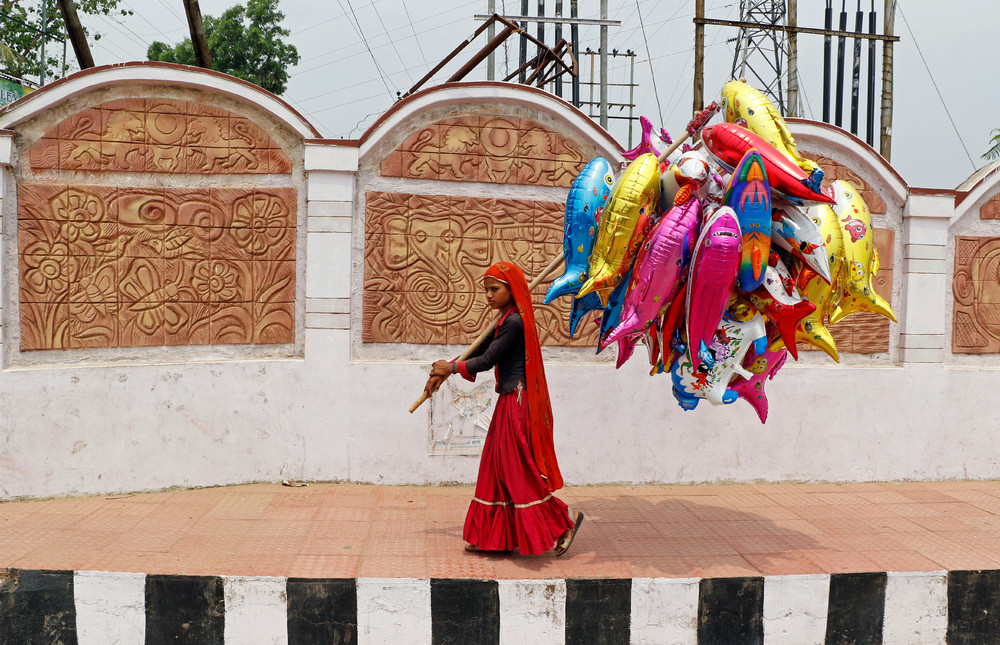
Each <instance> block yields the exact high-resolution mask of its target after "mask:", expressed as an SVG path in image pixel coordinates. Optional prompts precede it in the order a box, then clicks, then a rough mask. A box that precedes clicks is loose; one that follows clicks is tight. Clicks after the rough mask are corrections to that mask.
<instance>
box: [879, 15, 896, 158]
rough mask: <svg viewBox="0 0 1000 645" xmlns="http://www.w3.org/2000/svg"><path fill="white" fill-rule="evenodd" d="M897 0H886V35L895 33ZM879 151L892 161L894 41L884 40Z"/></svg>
mask: <svg viewBox="0 0 1000 645" xmlns="http://www.w3.org/2000/svg"><path fill="white" fill-rule="evenodd" d="M895 17H896V0H885V30H884V31H885V35H886V36H892V35H893V27H894V26H895V24H894V23H895ZM880 129H881V131H882V132H881V137H880V139H879V148H878V149H879V152H880V153H882V156H883V157H885V160H886V161H890V156H891V153H892V41H891V40H884V41H882V123H881V128H880Z"/></svg>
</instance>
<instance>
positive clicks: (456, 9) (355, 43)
mask: <svg viewBox="0 0 1000 645" xmlns="http://www.w3.org/2000/svg"><path fill="white" fill-rule="evenodd" d="M456 11H463V12H464V11H467V8H466V7H455V8H452V9H446V10H444V11H442V12H440V13H436V14H434V15H433V16H428V17H427V18H422V19H420V20H417V21H416V22H415V23H414V24H417V25H419V24H420V23H422V22H427V21H428V20H433V19H434V18H437V17H439V16H443V15H445V14H448V13H454V12H456ZM349 20H350V18H348V21H349ZM440 28H441V26H440V25H439V26H435V27H432V28H430V29H425V30H423V31H420V32H417V34H426V33H428V32H431V31H435V30H437V29H440ZM401 29H406V27H397V28H395V29H392V30H390V31H389V33H393V32H396V31H399V30H401ZM378 38H379V37H378V36H376V37H375V38H373V39H372V40H373V41H374V40H377V39H378ZM359 44H361V43H360V42H353V43H349V44H347V45H344V46H343V47H338V48H337V49H332V50H330V51H328V52H324V53H322V54H320V55H318V56H312V57H310V58H307V59H305V60H315V59H317V58H322V57H324V56H329V55H331V54H335V53H337V52H339V51H343V50H345V49H350V48H351V47H354V46H355V45H359ZM382 47H385V45H384V44H382V45H378V46H376V47H375V49H381V48H382ZM358 53H359V54H360V53H362V52H358ZM356 55H357V54H351V55H350V56H345V57H342V58H337V59H334V60H331V61H327V62H325V63H321V64H319V65H314V66H312V67H308V68H306V69H303V70H299V71H297V72H295V73H294V74H289V77H291V76H298V75H299V74H305V73H306V72H311V71H313V70H316V69H320V68H322V67H327V66H329V65H334V64H336V63H340V62H342V61H344V60H347V59H348V58H352V57H353V56H356Z"/></svg>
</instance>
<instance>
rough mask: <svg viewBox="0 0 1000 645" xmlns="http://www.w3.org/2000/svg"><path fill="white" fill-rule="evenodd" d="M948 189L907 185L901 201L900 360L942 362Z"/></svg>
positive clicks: (951, 198)
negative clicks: (936, 189)
mask: <svg viewBox="0 0 1000 645" xmlns="http://www.w3.org/2000/svg"><path fill="white" fill-rule="evenodd" d="M954 210H955V196H954V194H953V193H952V192H951V191H919V192H918V190H911V191H910V194H909V196H908V198H907V200H906V204H904V206H903V276H902V279H903V285H902V286H903V297H902V300H903V308H902V311H901V312H900V314H901V317H900V321H899V322H900V324H901V326H902V327H901V332H900V335H899V347H900V362H902V363H941V362H942V361H943V360H944V346H945V317H946V314H945V312H946V302H945V295H946V294H947V292H948V289H947V286H948V279H949V276H948V274H947V271H948V223H949V221H950V220H951V216H952V215H953V214H954Z"/></svg>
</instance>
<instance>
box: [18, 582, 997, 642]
mask: <svg viewBox="0 0 1000 645" xmlns="http://www.w3.org/2000/svg"><path fill="white" fill-rule="evenodd" d="M998 642H1000V571H951V572H946V571H937V572H915V573H851V574H834V575H795V576H768V577H762V578H752V577H747V578H700V579H697V578H633V579H566V580H471V579H438V578H435V579H411V578H358V579H353V578H352V579H308V578H270V577H228V576H222V577H214V576H175V575H145V574H141V573H108V572H97V571H76V572H74V571H35V570H23V569H22V570H17V569H12V570H7V571H2V572H0V644H3V645H7V644H10V645H14V644H16V645H33V644H36V643H38V644H42V643H44V644H46V645H52V644H66V645H73V644H76V645H144V644H149V645H157V644H160V643H192V644H198V645H213V644H219V645H222V644H226V645H233V644H238V645H256V644H261V645H264V644H266V645H272V644H275V645H285V644H288V645H299V644H310V645H313V644H317V643H337V644H339V645H350V644H359V645H369V644H375V643H379V644H381V643H391V644H393V645H410V644H413V645H425V644H428V645H429V644H438V643H441V644H444V643H449V644H451V643H454V644H461V645H469V644H476V645H490V644H496V643H502V644H513V645H532V644H535V643H537V644H544V645H552V644H559V643H566V644H567V645H576V644H586V645H602V644H608V645H612V644H615V645H617V644H626V643H634V644H639V643H642V644H648V645H687V644H690V645H705V644H718V645H750V644H754V643H767V644H768V645H771V644H789V645H810V644H832V643H838V644H839V643H853V644H857V645H863V644H867V643H872V644H878V643H884V644H886V645H895V644H899V645H920V644H931V643H941V644H944V643H948V644H953V643H998Z"/></svg>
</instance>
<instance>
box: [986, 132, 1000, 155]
mask: <svg viewBox="0 0 1000 645" xmlns="http://www.w3.org/2000/svg"><path fill="white" fill-rule="evenodd" d="M990 134H991V135H993V138H992V139H990V144H992V145H991V146H990V149H989V150H987V151H986V152H984V153H983V154H982V158H983V159H987V160H993V159H996V158H998V157H1000V128H996V129H994V130H992V131H991V132H990Z"/></svg>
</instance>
